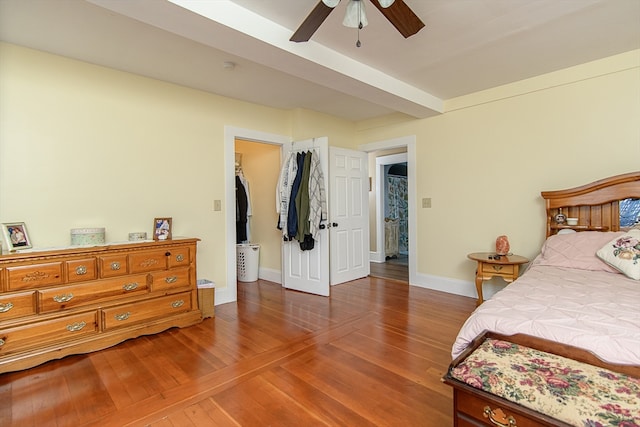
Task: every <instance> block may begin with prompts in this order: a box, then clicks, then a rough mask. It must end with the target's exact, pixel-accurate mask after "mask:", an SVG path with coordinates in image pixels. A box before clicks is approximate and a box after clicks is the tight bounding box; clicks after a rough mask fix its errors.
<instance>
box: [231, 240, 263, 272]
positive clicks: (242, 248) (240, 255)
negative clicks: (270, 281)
mask: <svg viewBox="0 0 640 427" xmlns="http://www.w3.org/2000/svg"><path fill="white" fill-rule="evenodd" d="M236 254H237V264H238V280H239V281H241V282H255V281H256V280H258V269H259V260H260V245H258V244H255V243H241V244H238V245H236Z"/></svg>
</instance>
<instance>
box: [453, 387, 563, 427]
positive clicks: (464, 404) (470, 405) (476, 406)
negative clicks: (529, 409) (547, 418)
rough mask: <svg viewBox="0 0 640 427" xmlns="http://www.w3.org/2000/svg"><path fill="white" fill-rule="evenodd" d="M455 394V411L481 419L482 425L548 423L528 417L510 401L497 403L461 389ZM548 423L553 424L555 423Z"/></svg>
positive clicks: (520, 426) (536, 425)
mask: <svg viewBox="0 0 640 427" xmlns="http://www.w3.org/2000/svg"><path fill="white" fill-rule="evenodd" d="M455 394H456V396H455V405H456V407H455V409H454V410H455V412H456V413H460V412H461V413H463V414H466V415H468V416H469V418H472V419H474V420H477V421H480V422H481V424H480V425H488V426H493V425H500V424H496V423H502V424H504V425H506V426H509V425H514V426H515V425H517V426H518V427H540V426H544V425H547V424H541V423H540V422H539V421H536V420H533V419H531V418H528V417H527V416H525V415H522V414H520V413H518V412H517V411H515V412H514V411H513V409H511V408H510V407H509V404H508V403H504V404H499V403H495V401H493V400H490V399H484V398H482V397H479V396H475V395H472V394H469V393H466V392H464V391H461V390H456V391H455ZM485 415H486V416H485ZM502 415H504V417H505V418H503V417H502ZM509 417H511V418H509ZM490 418H492V419H493V420H494V422H492V421H490ZM511 419H513V421H511ZM510 423H511V424H510ZM548 425H549V426H552V425H553V424H548Z"/></svg>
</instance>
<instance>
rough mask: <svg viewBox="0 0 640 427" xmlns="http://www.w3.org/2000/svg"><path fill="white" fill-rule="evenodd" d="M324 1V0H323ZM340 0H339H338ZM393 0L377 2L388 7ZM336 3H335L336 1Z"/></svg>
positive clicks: (379, 0)
mask: <svg viewBox="0 0 640 427" xmlns="http://www.w3.org/2000/svg"><path fill="white" fill-rule="evenodd" d="M323 1H324V0H323ZM338 1H340V0H338ZM394 1H395V0H378V3H380V6H382V7H383V8H385V9H386V8H388V7H389V6H391V5H392V4H393V2H394ZM336 4H337V3H336Z"/></svg>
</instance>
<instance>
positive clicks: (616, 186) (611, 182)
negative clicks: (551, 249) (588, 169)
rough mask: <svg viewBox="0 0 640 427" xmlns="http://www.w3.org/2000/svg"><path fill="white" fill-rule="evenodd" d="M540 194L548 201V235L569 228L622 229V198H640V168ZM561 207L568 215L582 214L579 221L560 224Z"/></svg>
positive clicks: (576, 216)
mask: <svg viewBox="0 0 640 427" xmlns="http://www.w3.org/2000/svg"><path fill="white" fill-rule="evenodd" d="M540 194H541V195H542V198H544V200H545V202H546V211H547V237H549V236H551V235H553V234H556V233H557V232H558V231H560V230H562V229H567V228H569V229H574V230H576V231H587V230H599V231H619V230H620V209H619V201H620V200H623V199H628V198H633V199H637V198H640V171H638V172H630V173H626V174H623V175H617V176H612V177H610V178H605V179H601V180H599V181H595V182H592V183H590V184H586V185H582V186H580V187H575V188H569V189H566V190H557V191H543V192H541V193H540ZM561 210H562V213H563V214H564V215H566V216H567V217H568V218H578V225H577V226H570V225H566V224H557V223H556V221H555V219H554V218H555V216H556V215H557V214H558V213H559V212H560V211H561Z"/></svg>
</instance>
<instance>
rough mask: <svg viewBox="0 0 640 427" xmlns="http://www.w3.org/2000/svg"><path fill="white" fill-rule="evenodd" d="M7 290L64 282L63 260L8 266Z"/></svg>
mask: <svg viewBox="0 0 640 427" xmlns="http://www.w3.org/2000/svg"><path fill="white" fill-rule="evenodd" d="M6 270H7V273H6V277H7V289H6V290H7V291H16V290H20V289H31V288H38V287H41V286H51V285H60V284H62V283H63V277H62V262H48V263H42V264H32V265H22V266H15V267H7V269H6Z"/></svg>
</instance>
